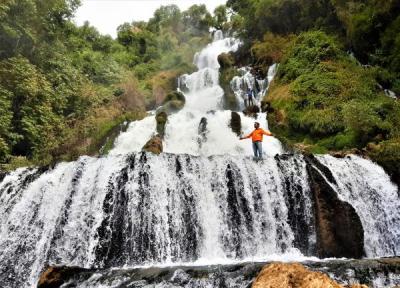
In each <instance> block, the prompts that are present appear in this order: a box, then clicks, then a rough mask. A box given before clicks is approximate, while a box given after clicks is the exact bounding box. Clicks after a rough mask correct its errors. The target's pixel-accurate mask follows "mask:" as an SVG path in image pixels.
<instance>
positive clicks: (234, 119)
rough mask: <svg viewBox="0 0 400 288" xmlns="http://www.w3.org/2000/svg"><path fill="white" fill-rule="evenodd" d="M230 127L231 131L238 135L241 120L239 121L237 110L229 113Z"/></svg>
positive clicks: (240, 129)
mask: <svg viewBox="0 0 400 288" xmlns="http://www.w3.org/2000/svg"><path fill="white" fill-rule="evenodd" d="M230 127H231V128H232V131H233V132H234V133H235V134H236V135H238V136H239V135H240V133H241V132H242V122H241V119H240V115H239V113H237V112H232V113H231V123H230Z"/></svg>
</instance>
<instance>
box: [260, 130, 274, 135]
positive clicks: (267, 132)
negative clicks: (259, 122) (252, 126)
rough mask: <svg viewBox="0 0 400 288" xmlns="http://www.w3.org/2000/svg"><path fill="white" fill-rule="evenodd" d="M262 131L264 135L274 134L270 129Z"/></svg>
mask: <svg viewBox="0 0 400 288" xmlns="http://www.w3.org/2000/svg"><path fill="white" fill-rule="evenodd" d="M262 132H263V134H264V135H267V136H273V135H272V133H271V132H269V131H265V130H262Z"/></svg>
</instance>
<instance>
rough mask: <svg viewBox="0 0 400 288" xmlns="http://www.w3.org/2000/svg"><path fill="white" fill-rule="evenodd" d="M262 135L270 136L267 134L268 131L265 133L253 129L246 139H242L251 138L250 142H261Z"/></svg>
mask: <svg viewBox="0 0 400 288" xmlns="http://www.w3.org/2000/svg"><path fill="white" fill-rule="evenodd" d="M263 135H267V136H272V133H271V132H268V131H265V130H264V129H262V128H258V129H254V131H253V132H251V133H250V134H249V135H247V136H246V137H244V139H247V138H250V137H251V140H252V141H253V142H257V141H262V140H263Z"/></svg>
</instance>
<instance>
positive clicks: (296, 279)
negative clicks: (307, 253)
mask: <svg viewBox="0 0 400 288" xmlns="http://www.w3.org/2000/svg"><path fill="white" fill-rule="evenodd" d="M251 287H252V288H342V287H344V286H342V285H340V284H339V283H337V282H335V281H334V280H332V279H330V278H329V277H328V275H326V274H324V273H321V272H313V271H310V270H308V269H307V268H306V267H304V266H303V265H301V264H298V263H292V264H284V263H272V264H269V265H267V266H265V267H264V268H263V269H262V270H261V272H260V274H258V276H257V278H256V279H255V280H254V282H253V285H252V286H251ZM347 287H349V288H350V287H351V288H368V287H367V286H365V285H352V286H347Z"/></svg>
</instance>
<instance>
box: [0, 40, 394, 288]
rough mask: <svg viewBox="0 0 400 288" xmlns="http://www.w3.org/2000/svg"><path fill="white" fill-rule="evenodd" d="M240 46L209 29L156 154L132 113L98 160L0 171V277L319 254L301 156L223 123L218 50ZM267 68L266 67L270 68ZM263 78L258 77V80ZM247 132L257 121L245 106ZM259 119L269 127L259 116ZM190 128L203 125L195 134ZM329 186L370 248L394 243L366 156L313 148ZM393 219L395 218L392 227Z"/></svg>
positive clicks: (387, 209)
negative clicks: (54, 268)
mask: <svg viewBox="0 0 400 288" xmlns="http://www.w3.org/2000/svg"><path fill="white" fill-rule="evenodd" d="M239 44H240V43H239V42H238V41H237V40H235V39H232V38H223V37H222V35H221V33H220V32H218V33H215V36H214V41H213V42H212V43H210V44H209V45H208V46H207V47H206V48H205V49H203V50H202V51H200V52H199V53H198V54H197V55H196V56H195V64H196V65H197V67H198V68H199V70H198V71H196V72H194V73H193V74H191V75H184V76H183V77H181V78H180V87H181V90H182V91H184V95H185V97H186V105H185V107H184V108H183V109H182V110H181V111H179V112H178V113H176V114H173V115H170V116H169V118H168V122H167V126H166V131H165V137H164V152H166V153H162V154H160V155H158V156H156V155H153V154H149V153H145V152H140V150H141V148H142V147H143V145H144V144H145V143H146V141H147V140H148V139H150V137H151V136H152V135H153V134H154V133H155V131H156V121H155V115H154V112H151V113H149V115H148V117H146V118H144V119H143V120H140V121H135V122H132V123H131V124H130V125H129V128H128V129H127V131H126V132H122V133H121V134H120V136H119V137H118V139H117V141H116V143H115V147H114V148H113V150H112V151H111V152H110V155H108V156H106V157H100V158H94V157H87V156H84V157H81V158H80V159H79V160H77V161H75V162H70V163H59V164H58V165H56V166H55V167H54V168H21V169H17V170H15V171H13V172H10V173H7V174H5V175H3V176H1V175H0V283H2V285H5V286H6V287H34V286H35V284H36V283H37V279H38V276H39V274H40V272H41V271H42V270H43V269H44V267H45V266H46V265H52V264H63V265H76V266H80V267H86V268H89V267H98V268H107V267H131V266H136V265H149V266H152V265H160V264H163V265H177V264H179V263H185V264H188V263H192V264H198V265H200V264H216V263H229V262H232V261H261V260H268V259H275V260H276V259H291V260H298V261H299V260H304V259H309V258H306V257H315V256H317V255H318V254H317V253H318V252H317V246H318V243H317V242H318V235H317V232H316V231H317V230H318V229H317V228H318V227H317V223H316V220H315V219H316V217H315V193H313V189H314V188H313V187H312V186H313V185H312V181H311V179H310V175H309V169H310V166H313V165H315V164H313V163H311V162H310V161H307V159H306V158H305V157H304V156H302V155H288V154H283V149H282V147H281V144H280V142H279V141H278V140H277V139H275V138H273V137H267V139H266V141H264V148H265V151H266V155H265V159H264V161H261V162H254V161H253V160H252V159H251V154H252V151H251V145H250V143H249V142H245V141H239V140H238V138H237V135H236V134H235V133H233V132H232V130H231V128H230V127H229V122H230V118H231V111H224V110H222V108H221V107H222V106H221V105H220V102H221V99H222V95H223V91H222V89H221V87H220V86H219V84H218V83H219V79H218V77H219V71H218V69H219V65H218V61H217V56H218V55H219V54H220V53H222V52H229V51H235V50H236V49H237V47H238V45H239ZM275 69H276V66H275V67H273V68H271V69H270V73H268V75H269V76H270V77H272V76H273V74H274V70H275ZM271 79H272V78H269V77H268V79H267V81H268V83H266V84H265V86H263V87H264V88H263V89H267V87H268V84H269V82H270V81H271ZM239 114H240V116H241V126H242V129H243V131H244V132H250V131H251V129H252V124H253V121H254V120H255V119H254V118H250V117H246V116H245V115H243V114H242V113H239ZM258 121H259V122H260V123H261V126H262V127H263V128H268V123H267V120H266V114H264V113H259V115H258ZM199 125H200V126H201V127H202V129H201V133H199ZM316 159H317V160H315V161H319V163H320V164H319V166H318V167H317V166H315V167H314V166H313V167H314V168H315V169H317V170H318V169H321V166H324V167H325V168H326V169H327V170H328V171H330V172H329V173H331V175H330V177H328V178H329V179H325V181H326V183H327V185H329V186H330V187H332V189H333V190H334V191H335V192H336V193H337V195H338V197H339V198H340V200H341V201H346V202H347V203H349V204H351V205H352V206H353V207H354V209H355V211H356V212H357V214H358V216H359V218H360V221H361V223H362V226H363V228H364V249H365V253H366V256H368V257H381V256H393V255H398V253H399V251H400V241H399V239H400V237H399V234H400V231H399V227H398V223H399V219H400V209H399V208H400V203H399V198H398V197H399V196H398V195H399V194H398V193H399V192H398V189H397V187H396V186H395V185H394V184H393V183H391V182H390V179H389V177H388V175H386V174H385V172H384V171H383V170H382V168H380V167H379V166H377V165H376V164H374V163H372V162H370V161H369V160H365V159H361V158H358V157H355V156H351V157H349V158H345V159H336V158H333V157H330V156H318V157H317V158H316ZM396 225H397V226H396Z"/></svg>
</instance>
